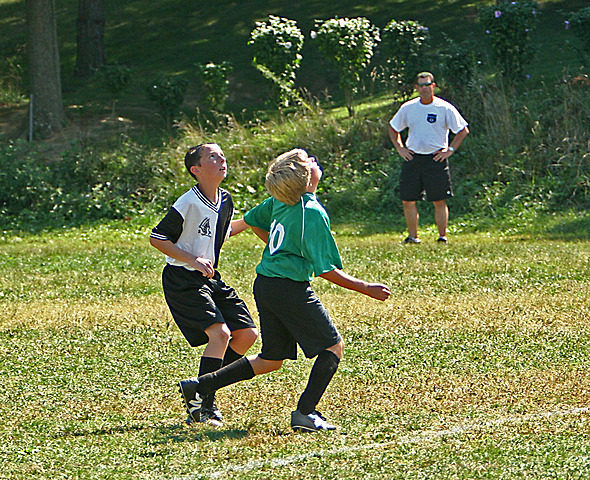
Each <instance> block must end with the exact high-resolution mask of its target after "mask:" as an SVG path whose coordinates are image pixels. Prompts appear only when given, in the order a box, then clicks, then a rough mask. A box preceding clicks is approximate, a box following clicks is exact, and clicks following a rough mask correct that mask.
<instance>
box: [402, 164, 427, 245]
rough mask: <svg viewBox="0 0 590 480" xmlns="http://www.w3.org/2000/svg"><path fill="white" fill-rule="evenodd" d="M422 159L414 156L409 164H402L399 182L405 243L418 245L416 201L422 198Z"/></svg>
mask: <svg viewBox="0 0 590 480" xmlns="http://www.w3.org/2000/svg"><path fill="white" fill-rule="evenodd" d="M423 163H424V159H423V158H422V156H421V155H414V158H413V159H412V160H411V161H409V162H404V163H403V164H402V170H401V174H400V182H399V194H400V199H401V201H402V204H403V206H404V217H405V219H406V225H407V227H408V237H407V238H406V239H405V240H404V242H405V243H420V240H418V220H419V215H418V203H417V202H418V200H421V199H422V196H423V190H424V185H423V180H422V168H423Z"/></svg>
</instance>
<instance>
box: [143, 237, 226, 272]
mask: <svg viewBox="0 0 590 480" xmlns="http://www.w3.org/2000/svg"><path fill="white" fill-rule="evenodd" d="M150 244H151V245H152V247H155V248H157V249H158V250H159V251H160V252H162V253H163V254H164V255H167V256H169V257H172V258H174V259H175V260H178V261H180V262H184V263H186V264H188V265H190V266H191V267H193V268H194V269H195V270H198V271H199V272H201V273H202V274H203V275H205V276H206V277H208V278H211V277H213V275H215V269H214V268H213V263H212V262H211V260H209V259H207V258H201V257H195V256H194V255H192V254H190V253H189V252H186V251H185V250H183V249H182V248H180V247H178V246H177V245H176V244H175V243H172V242H171V241H170V240H160V239H159V238H154V237H150Z"/></svg>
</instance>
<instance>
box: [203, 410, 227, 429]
mask: <svg viewBox="0 0 590 480" xmlns="http://www.w3.org/2000/svg"><path fill="white" fill-rule="evenodd" d="M201 422H203V423H207V424H209V425H211V426H212V427H223V416H222V415H221V412H220V411H219V409H218V408H217V407H213V408H203V409H202V410H201Z"/></svg>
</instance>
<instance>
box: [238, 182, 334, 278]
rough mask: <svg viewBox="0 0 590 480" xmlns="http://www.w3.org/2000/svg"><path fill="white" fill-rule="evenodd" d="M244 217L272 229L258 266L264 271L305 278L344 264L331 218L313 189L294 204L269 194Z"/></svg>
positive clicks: (284, 276) (261, 272) (259, 271)
mask: <svg viewBox="0 0 590 480" xmlns="http://www.w3.org/2000/svg"><path fill="white" fill-rule="evenodd" d="M244 220H245V221H246V223H247V224H248V225H250V226H252V227H258V228H261V229H263V230H265V231H267V232H269V236H268V243H267V244H266V247H265V249H264V252H263V253H262V260H261V261H260V263H259V264H258V266H257V267H256V272H257V273H259V274H261V275H264V276H267V277H281V278H289V279H291V280H295V281H297V282H304V281H311V280H312V279H313V277H314V275H315V276H319V275H321V274H322V273H326V272H330V271H332V270H334V269H335V268H338V269H341V268H342V260H341V259H340V254H339V253H338V247H337V246H336V242H335V241H334V237H332V232H331V231H330V218H329V217H328V214H327V213H326V210H325V209H324V207H323V206H322V205H321V204H320V202H318V200H317V198H316V196H315V195H314V194H312V193H306V194H305V195H303V197H302V198H301V201H300V202H299V203H297V204H295V205H286V204H284V203H282V202H279V201H278V200H277V199H275V198H273V197H270V198H268V199H266V200H265V201H264V202H262V203H261V204H260V205H258V206H257V207H254V208H253V209H252V210H250V211H249V212H248V213H246V215H245V216H244Z"/></svg>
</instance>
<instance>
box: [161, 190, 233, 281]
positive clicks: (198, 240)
mask: <svg viewBox="0 0 590 480" xmlns="http://www.w3.org/2000/svg"><path fill="white" fill-rule="evenodd" d="M233 214H234V204H233V200H232V198H231V195H230V194H229V192H227V191H226V190H223V189H221V188H220V189H219V195H218V201H217V203H216V204H215V203H213V202H211V201H210V200H209V199H208V198H207V197H206V196H205V195H203V194H202V193H201V191H200V190H199V188H198V185H195V186H194V187H193V188H191V189H190V190H189V191H188V192H186V193H185V194H183V195H182V196H180V197H179V198H178V200H176V202H175V203H174V205H172V207H171V208H170V211H169V212H168V213H167V214H166V216H165V217H164V218H163V219H162V221H161V222H160V223H159V224H158V225H157V226H156V227H155V228H154V229H153V230H152V233H151V235H150V236H151V237H152V238H155V239H158V240H170V241H171V242H172V243H175V244H176V245H177V246H178V247H179V248H181V249H182V250H184V251H186V252H189V253H191V254H192V255H194V256H195V257H201V258H207V259H209V260H211V262H213V266H214V267H215V268H217V263H218V260H219V252H220V251H221V246H222V245H223V242H225V240H226V239H227V237H228V236H229V233H230V224H231V221H232V218H233ZM166 261H167V262H168V263H169V264H170V265H175V266H178V267H184V268H186V269H187V270H194V268H192V267H191V266H190V265H188V264H186V263H184V262H181V261H179V260H176V259H174V258H171V257H168V256H166Z"/></svg>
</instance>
